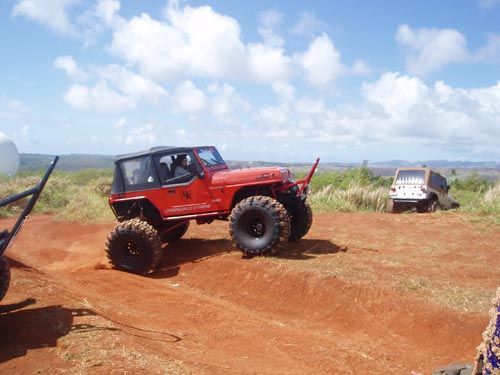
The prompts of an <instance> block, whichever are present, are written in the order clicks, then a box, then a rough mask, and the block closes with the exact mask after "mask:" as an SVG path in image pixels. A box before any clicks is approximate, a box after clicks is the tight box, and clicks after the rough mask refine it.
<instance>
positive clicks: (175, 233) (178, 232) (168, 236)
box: [160, 221, 189, 243]
mask: <svg viewBox="0 0 500 375" xmlns="http://www.w3.org/2000/svg"><path fill="white" fill-rule="evenodd" d="M173 225H175V224H171V223H169V224H168V225H162V228H161V229H160V231H163V230H165V229H168V227H171V226H173ZM188 228H189V221H186V222H185V223H183V224H181V225H179V226H178V227H176V228H174V229H172V230H171V231H169V232H166V233H164V234H162V235H160V240H161V242H162V243H167V242H174V241H177V240H179V239H181V237H182V236H184V235H185V234H186V232H187V230H188Z"/></svg>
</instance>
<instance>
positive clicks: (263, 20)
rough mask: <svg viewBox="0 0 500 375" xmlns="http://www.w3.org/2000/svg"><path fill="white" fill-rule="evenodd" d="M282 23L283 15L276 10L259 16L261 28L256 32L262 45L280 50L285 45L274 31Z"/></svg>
mask: <svg viewBox="0 0 500 375" xmlns="http://www.w3.org/2000/svg"><path fill="white" fill-rule="evenodd" d="M282 21H283V14H281V13H280V12H279V11H277V10H268V11H266V12H262V13H261V14H260V15H259V22H260V24H261V26H260V27H259V29H258V31H259V34H260V36H261V37H262V39H263V40H264V44H266V45H267V46H270V47H277V48H280V47H282V46H283V45H284V44H285V41H284V40H283V38H281V37H280V36H279V35H277V34H276V31H275V29H276V28H278V27H279V26H280V25H281V22H282Z"/></svg>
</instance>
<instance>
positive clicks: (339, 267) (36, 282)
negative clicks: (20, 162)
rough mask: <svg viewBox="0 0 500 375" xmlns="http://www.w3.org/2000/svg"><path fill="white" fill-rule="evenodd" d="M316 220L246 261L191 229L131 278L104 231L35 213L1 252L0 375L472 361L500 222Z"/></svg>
mask: <svg viewBox="0 0 500 375" xmlns="http://www.w3.org/2000/svg"><path fill="white" fill-rule="evenodd" d="M314 220H315V221H314V224H313V227H312V228H311V231H310V232H309V234H308V235H307V236H306V237H305V238H304V239H302V240H301V241H299V242H297V243H291V244H290V246H289V248H288V249H287V250H286V251H282V252H281V253H280V254H278V255H277V256H272V257H256V258H252V259H243V258H242V256H241V253H240V252H239V251H237V250H236V249H235V248H233V246H232V244H231V242H230V240H229V236H228V233H227V223H225V222H217V223H213V224H211V225H202V226H197V225H195V224H194V225H192V226H191V227H190V229H189V230H188V232H187V234H186V236H185V238H183V239H182V240H180V241H178V242H176V243H173V244H169V245H167V246H166V248H165V257H164V260H163V261H162V262H161V263H160V265H159V267H158V270H157V271H156V272H155V273H152V274H150V275H148V276H137V275H132V274H128V273H124V272H119V271H115V270H112V269H110V267H109V265H108V264H107V261H106V258H105V255H104V250H103V248H104V244H105V241H106V236H107V234H108V233H109V232H110V230H111V229H112V227H113V225H114V224H113V223H109V224H99V225H76V224H69V223H61V222H53V221H52V218H51V217H49V216H33V217H31V218H30V219H29V220H28V222H27V223H26V224H25V225H24V227H23V228H22V230H21V233H20V234H19V236H18V238H17V239H16V241H15V242H14V243H13V244H12V246H11V247H10V248H9V249H8V251H7V253H6V256H7V258H8V260H9V261H10V264H11V273H12V275H11V285H10V288H9V291H8V292H7V295H6V297H5V298H4V299H3V300H2V301H1V302H0V332H1V335H0V373H1V374H32V373H42V374H49V373H50V374H58V373H72V374H73V373H82V374H87V373H88V374H287V375H294V374H297V375H298V374H300V375H303V374H408V375H409V374H431V373H432V370H433V369H435V368H437V367H439V366H442V365H445V364H448V363H452V362H468V363H472V362H473V359H474V356H475V354H476V347H477V346H478V345H479V343H480V341H481V333H482V332H483V330H484V328H485V327H486V324H487V323H488V308H489V301H490V299H491V298H493V296H494V294H495V290H496V287H497V286H498V284H499V281H500V269H499V266H498V264H499V263H498V258H499V255H500V254H499V253H500V249H499V246H498V244H499V243H500V231H499V230H498V226H495V225H493V224H489V223H488V222H487V221H485V220H478V219H477V218H476V217H473V216H470V215H469V214H467V213H461V212H454V213H448V212H446V213H436V214H433V215H427V214H402V215H388V214H316V215H315V218H314ZM13 222H14V221H13V220H1V221H0V229H3V228H9V227H11V226H12V225H13Z"/></svg>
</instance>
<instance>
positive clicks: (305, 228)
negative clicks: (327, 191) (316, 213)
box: [289, 202, 313, 241]
mask: <svg viewBox="0 0 500 375" xmlns="http://www.w3.org/2000/svg"><path fill="white" fill-rule="evenodd" d="M291 216H292V218H291V221H290V225H291V232H290V238H289V241H298V240H300V239H301V238H302V237H304V236H305V235H306V234H307V232H309V229H311V225H312V221H313V214H312V209H311V206H310V205H309V203H307V202H302V204H301V205H300V206H299V207H298V208H297V209H296V210H295V212H294V213H293V214H292V215H291Z"/></svg>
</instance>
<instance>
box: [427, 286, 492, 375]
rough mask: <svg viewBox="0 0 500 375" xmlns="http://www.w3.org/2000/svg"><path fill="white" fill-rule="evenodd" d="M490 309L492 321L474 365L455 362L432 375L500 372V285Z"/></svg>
mask: <svg viewBox="0 0 500 375" xmlns="http://www.w3.org/2000/svg"><path fill="white" fill-rule="evenodd" d="M492 303H493V307H492V308H491V309H490V322H489V323H488V326H487V327H486V329H485V330H484V332H483V341H482V342H481V344H480V345H479V346H478V353H477V356H476V361H475V363H474V365H471V364H460V363H453V364H451V365H448V366H443V367H440V368H437V369H436V370H434V372H433V373H432V375H498V374H500V287H499V288H498V289H497V294H496V296H495V298H494V299H493V302H492Z"/></svg>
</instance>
